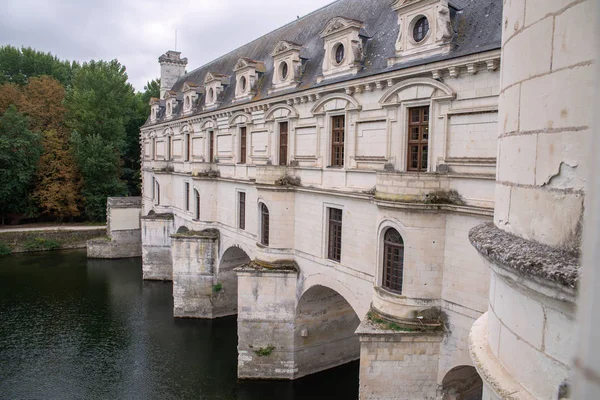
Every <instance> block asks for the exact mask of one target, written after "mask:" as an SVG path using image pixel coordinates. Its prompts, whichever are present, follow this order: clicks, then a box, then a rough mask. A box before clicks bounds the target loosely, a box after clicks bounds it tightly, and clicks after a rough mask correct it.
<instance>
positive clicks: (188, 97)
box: [182, 82, 204, 114]
mask: <svg viewBox="0 0 600 400" xmlns="http://www.w3.org/2000/svg"><path fill="white" fill-rule="evenodd" d="M203 90H204V89H203V88H202V87H201V86H200V85H198V84H196V83H193V82H186V83H184V84H183V90H182V91H183V113H184V114H191V112H192V111H194V103H195V101H196V99H198V96H199V94H200V93H202V92H203Z"/></svg>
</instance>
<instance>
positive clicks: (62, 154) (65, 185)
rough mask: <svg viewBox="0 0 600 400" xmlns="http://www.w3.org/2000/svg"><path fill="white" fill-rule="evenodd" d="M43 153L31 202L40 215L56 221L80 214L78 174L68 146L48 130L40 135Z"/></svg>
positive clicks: (59, 136)
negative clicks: (34, 204) (53, 218)
mask: <svg viewBox="0 0 600 400" xmlns="http://www.w3.org/2000/svg"><path fill="white" fill-rule="evenodd" d="M42 143H43V146H44V153H43V154H42V156H41V157H40V161H39V163H38V167H37V171H36V175H35V188H34V191H33V194H32V198H33V200H34V201H35V202H36V203H37V204H38V207H39V209H40V211H41V212H42V213H43V214H47V215H52V216H54V217H57V218H59V219H61V220H62V219H67V218H72V217H76V216H78V215H79V214H80V210H79V204H80V202H81V196H80V194H79V191H80V189H81V188H80V187H79V186H80V185H79V179H78V177H79V174H78V171H77V168H76V166H75V161H74V159H73V154H72V152H71V151H70V149H69V142H68V141H67V140H65V138H64V136H61V135H59V134H58V133H57V131H56V130H54V129H52V130H49V131H45V132H44V133H43V142H42Z"/></svg>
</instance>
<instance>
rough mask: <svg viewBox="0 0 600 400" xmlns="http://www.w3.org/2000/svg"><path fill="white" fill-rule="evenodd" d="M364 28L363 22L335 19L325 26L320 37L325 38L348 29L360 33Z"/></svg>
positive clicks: (342, 18)
mask: <svg viewBox="0 0 600 400" xmlns="http://www.w3.org/2000/svg"><path fill="white" fill-rule="evenodd" d="M362 28H364V24H363V23H362V22H361V21H357V20H355V19H349V18H344V17H335V18H333V19H332V20H331V21H329V22H328V23H327V25H325V28H324V29H323V30H322V31H321V33H320V35H321V37H322V38H325V37H327V36H329V35H332V34H334V33H338V32H341V31H344V30H346V29H355V30H358V31H360V30H361V29H362Z"/></svg>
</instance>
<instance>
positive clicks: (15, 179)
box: [0, 106, 42, 224]
mask: <svg viewBox="0 0 600 400" xmlns="http://www.w3.org/2000/svg"><path fill="white" fill-rule="evenodd" d="M28 125H29V121H28V119H27V117H25V116H24V115H22V114H20V113H19V112H18V111H17V109H16V108H15V107H14V106H10V107H9V108H8V109H7V110H6V111H5V112H4V113H3V114H2V116H1V117H0V215H1V217H2V223H3V224H4V216H5V214H6V213H8V212H19V213H28V212H29V213H30V212H31V204H29V202H28V193H29V190H30V186H31V181H32V178H33V175H34V173H35V169H36V166H37V162H38V159H39V158H40V155H41V153H42V146H41V135H40V134H39V133H37V132H35V133H34V132H32V131H31V130H29V127H28Z"/></svg>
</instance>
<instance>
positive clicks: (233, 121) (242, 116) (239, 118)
mask: <svg viewBox="0 0 600 400" xmlns="http://www.w3.org/2000/svg"><path fill="white" fill-rule="evenodd" d="M251 123H252V115H250V114H248V113H245V112H243V111H238V112H236V113H235V114H233V115H232V116H231V118H229V121H228V124H229V126H235V125H238V124H251Z"/></svg>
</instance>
